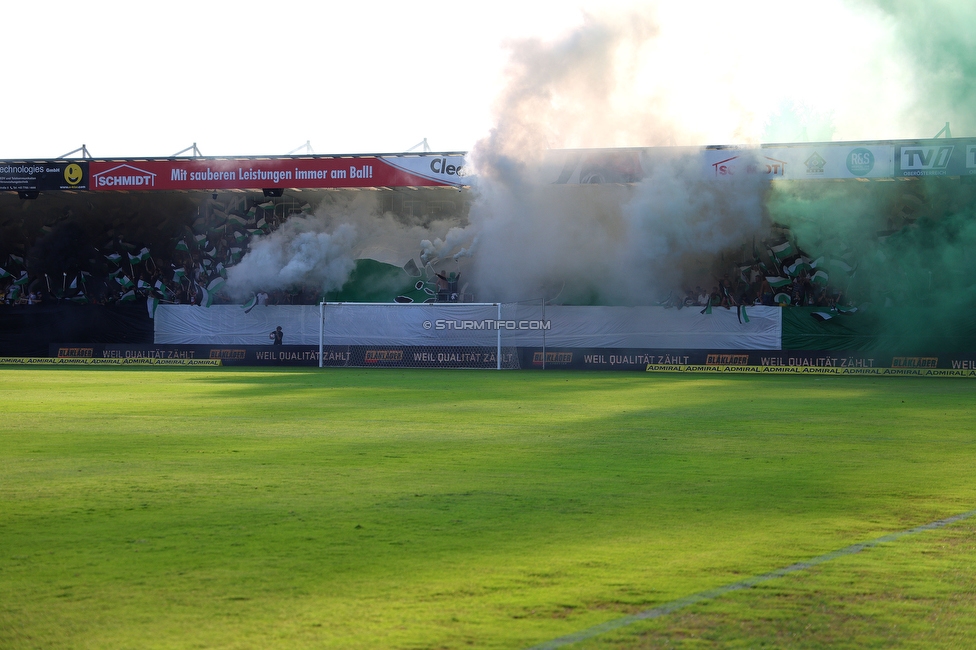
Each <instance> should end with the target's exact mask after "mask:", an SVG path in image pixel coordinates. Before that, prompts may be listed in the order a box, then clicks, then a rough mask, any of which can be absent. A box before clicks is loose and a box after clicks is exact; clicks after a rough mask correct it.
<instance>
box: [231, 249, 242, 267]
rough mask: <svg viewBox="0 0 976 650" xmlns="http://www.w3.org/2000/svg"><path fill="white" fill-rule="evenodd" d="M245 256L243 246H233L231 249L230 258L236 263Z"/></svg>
mask: <svg viewBox="0 0 976 650" xmlns="http://www.w3.org/2000/svg"><path fill="white" fill-rule="evenodd" d="M243 256H244V249H243V248H232V249H230V260H231V262H233V263H234V264H237V263H238V262H240V261H241V257H243Z"/></svg>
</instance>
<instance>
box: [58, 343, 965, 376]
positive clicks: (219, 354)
mask: <svg viewBox="0 0 976 650" xmlns="http://www.w3.org/2000/svg"><path fill="white" fill-rule="evenodd" d="M322 350H323V352H322V365H323V366H326V367H359V368H484V369H492V368H495V367H496V364H497V358H496V356H495V355H496V350H495V349H494V348H487V347H486V348H483V349H481V348H477V349H475V348H469V349H466V350H465V351H464V352H458V351H457V350H456V349H452V348H434V347H412V346H366V345H348V346H347V345H327V346H324V347H323V349H322ZM45 353H46V354H47V355H48V356H51V357H58V358H102V359H110V358H118V359H139V358H155V359H219V360H221V361H222V363H223V365H227V366H318V365H319V348H318V346H311V345H152V344H144V345H128V344H118V343H107V344H102V343H70V344H69V343H65V344H55V345H51V346H50V348H49V349H48V350H46V351H45ZM502 354H503V356H504V355H512V356H514V358H508V357H506V358H503V359H502V361H503V367H507V368H521V369H529V370H541V369H542V368H543V367H545V369H546V370H560V369H569V370H629V371H644V370H646V368H647V366H648V365H654V366H701V367H729V366H742V367H770V368H791V367H793V368H841V369H845V368H857V369H861V368H863V369H871V368H895V369H905V370H915V369H917V370H929V369H953V370H976V353H972V354H952V355H942V356H919V355H904V354H891V353H878V354H874V353H871V354H864V353H857V352H836V351H823V350H821V351H808V350H742V351H730V350H651V349H624V348H620V349H616V348H594V349H581V348H559V349H548V348H547V349H545V350H543V349H542V348H507V349H504V350H503V352H502Z"/></svg>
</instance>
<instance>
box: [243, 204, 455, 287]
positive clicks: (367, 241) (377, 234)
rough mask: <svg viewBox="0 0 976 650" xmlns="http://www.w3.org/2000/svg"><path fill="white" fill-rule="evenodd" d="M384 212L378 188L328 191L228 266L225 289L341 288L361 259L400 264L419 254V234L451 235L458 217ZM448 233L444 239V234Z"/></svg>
mask: <svg viewBox="0 0 976 650" xmlns="http://www.w3.org/2000/svg"><path fill="white" fill-rule="evenodd" d="M415 221H416V222H413V221H411V220H410V219H405V218H397V217H395V216H394V215H392V214H390V213H385V214H384V213H381V212H380V210H379V205H378V201H377V196H376V194H375V193H371V192H353V193H328V194H326V195H325V197H324V198H323V199H322V200H321V201H320V202H319V203H318V205H317V206H316V207H315V209H314V211H313V213H312V214H311V215H293V216H291V217H288V218H287V219H286V220H285V221H284V222H283V223H282V224H281V226H280V227H279V228H278V229H277V230H275V231H274V232H272V233H271V234H269V235H264V236H259V237H257V238H255V239H254V240H253V241H252V242H251V245H250V250H249V251H248V252H247V254H246V255H244V257H243V259H242V260H241V262H240V263H239V264H237V265H236V266H233V267H230V268H229V269H228V272H227V285H226V287H225V291H226V292H227V293H228V294H230V295H231V296H233V297H234V298H237V299H244V298H246V297H247V296H249V295H250V294H252V293H254V292H256V291H261V290H265V291H271V290H275V289H288V288H291V287H296V286H304V287H307V288H313V289H317V290H319V291H321V292H323V293H327V292H330V291H334V290H338V289H341V288H342V286H343V285H344V284H345V283H346V281H347V280H348V279H349V276H350V274H351V273H352V271H353V269H354V268H355V266H356V260H357V259H363V258H369V259H374V260H377V261H380V262H385V263H387V264H393V265H396V266H402V265H403V264H405V263H406V262H407V261H408V260H410V259H414V258H416V257H417V256H418V254H419V252H420V248H421V244H420V242H421V240H425V239H431V238H432V239H433V240H434V241H436V242H440V244H439V246H440V247H441V248H443V247H444V246H445V245H447V246H450V247H453V246H454V244H450V243H445V239H446V241H447V242H450V241H452V240H453V238H455V237H456V235H452V234H451V233H452V231H459V230H460V229H459V228H457V220H455V219H442V220H432V221H429V222H428V221H426V220H419V219H418V220H415ZM442 237H443V238H445V239H441V238H442Z"/></svg>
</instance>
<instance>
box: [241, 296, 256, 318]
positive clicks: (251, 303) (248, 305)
mask: <svg viewBox="0 0 976 650" xmlns="http://www.w3.org/2000/svg"><path fill="white" fill-rule="evenodd" d="M256 304H258V297H257V296H256V295H254V296H251V299H250V300H248V301H247V302H245V303H244V304H243V305H241V309H243V310H244V313H245V314H246V313H248V312H250V311H251V310H252V309H254V305H256Z"/></svg>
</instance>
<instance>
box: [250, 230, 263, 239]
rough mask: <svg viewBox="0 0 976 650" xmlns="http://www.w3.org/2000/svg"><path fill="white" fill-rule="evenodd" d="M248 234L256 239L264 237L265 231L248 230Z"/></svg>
mask: <svg viewBox="0 0 976 650" xmlns="http://www.w3.org/2000/svg"><path fill="white" fill-rule="evenodd" d="M247 234H249V235H251V236H252V237H256V236H257V235H263V234H264V231H263V230H261V229H260V228H256V229H251V230H248V231H247Z"/></svg>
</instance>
